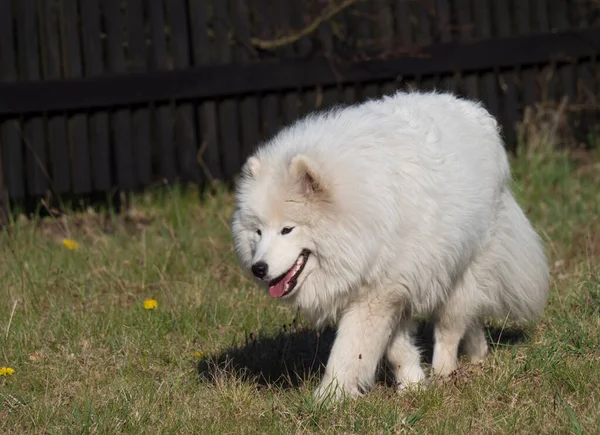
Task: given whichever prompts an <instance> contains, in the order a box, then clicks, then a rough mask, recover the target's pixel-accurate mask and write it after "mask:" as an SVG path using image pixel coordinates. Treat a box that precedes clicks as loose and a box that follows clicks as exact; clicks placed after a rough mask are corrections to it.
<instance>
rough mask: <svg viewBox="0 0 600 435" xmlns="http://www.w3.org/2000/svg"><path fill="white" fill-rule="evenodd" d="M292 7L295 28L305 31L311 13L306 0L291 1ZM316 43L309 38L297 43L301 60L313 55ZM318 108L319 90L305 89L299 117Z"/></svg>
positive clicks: (306, 37)
mask: <svg viewBox="0 0 600 435" xmlns="http://www.w3.org/2000/svg"><path fill="white" fill-rule="evenodd" d="M290 1H291V2H292V7H293V8H294V14H293V17H292V18H293V23H294V27H296V28H298V29H303V28H304V27H306V26H307V24H308V22H307V20H306V17H307V14H308V13H309V11H308V9H307V7H306V2H305V1H304V0H290ZM313 50H314V42H313V39H311V38H310V37H308V36H305V37H303V38H301V39H300V40H299V41H298V43H297V53H298V58H299V59H305V58H308V56H309V55H310V54H312V53H313ZM316 106H317V90H316V88H314V87H308V88H305V89H304V90H303V92H302V95H301V101H300V113H299V115H301V116H304V115H306V114H308V113H310V112H312V111H313V110H315V108H316Z"/></svg>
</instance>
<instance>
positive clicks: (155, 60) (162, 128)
mask: <svg viewBox="0 0 600 435" xmlns="http://www.w3.org/2000/svg"><path fill="white" fill-rule="evenodd" d="M148 5H149V8H150V9H149V13H150V14H149V15H150V32H151V35H152V45H151V47H152V67H153V68H154V69H156V70H164V69H170V68H169V66H170V64H169V60H168V56H167V43H166V40H165V31H166V23H165V16H164V11H163V2H162V0H154V1H151V2H149V3H148ZM155 117H156V133H155V135H154V137H155V138H156V141H157V147H156V148H157V151H158V173H159V176H160V177H161V178H162V179H163V180H165V181H166V182H168V183H172V182H173V181H175V178H176V176H177V169H176V167H175V152H174V148H175V142H174V131H173V111H172V107H171V104H170V103H161V104H159V105H157V107H156V110H155Z"/></svg>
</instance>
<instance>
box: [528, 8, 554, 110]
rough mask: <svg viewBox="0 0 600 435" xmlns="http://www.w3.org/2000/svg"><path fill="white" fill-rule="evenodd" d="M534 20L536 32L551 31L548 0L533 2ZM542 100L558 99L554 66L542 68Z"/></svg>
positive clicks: (540, 85)
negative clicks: (555, 90)
mask: <svg viewBox="0 0 600 435" xmlns="http://www.w3.org/2000/svg"><path fill="white" fill-rule="evenodd" d="M533 18H534V23H535V24H534V28H535V30H536V32H540V33H546V32H549V31H550V20H549V17H548V0H534V1H533ZM537 81H538V88H539V90H540V100H542V101H544V100H548V99H553V98H556V94H555V92H554V89H555V88H556V87H557V86H556V72H555V67H554V65H552V64H550V65H545V66H544V67H541V68H540V71H539V73H538V75H537Z"/></svg>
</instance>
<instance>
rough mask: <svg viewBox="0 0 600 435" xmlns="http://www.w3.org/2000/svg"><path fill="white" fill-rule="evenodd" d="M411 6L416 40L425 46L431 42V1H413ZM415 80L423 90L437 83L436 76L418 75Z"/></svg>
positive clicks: (430, 88) (431, 88)
mask: <svg viewBox="0 0 600 435" xmlns="http://www.w3.org/2000/svg"><path fill="white" fill-rule="evenodd" d="M412 6H413V14H414V16H415V17H416V19H417V35H416V36H417V39H416V42H417V44H418V45H419V46H427V45H429V44H431V43H432V42H433V26H432V22H431V21H432V20H431V7H432V2H431V1H430V0H422V1H418V2H414V3H413V5H412ZM417 80H418V82H419V85H420V87H421V88H422V89H423V90H433V89H435V88H436V86H437V84H438V83H437V82H438V80H437V78H436V77H422V76H420V77H418V78H417Z"/></svg>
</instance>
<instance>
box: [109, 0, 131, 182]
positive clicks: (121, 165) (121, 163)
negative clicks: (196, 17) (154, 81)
mask: <svg viewBox="0 0 600 435" xmlns="http://www.w3.org/2000/svg"><path fill="white" fill-rule="evenodd" d="M120 4H121V0H103V3H102V6H103V10H104V14H105V22H106V39H107V41H106V42H107V44H106V47H107V50H106V51H107V59H108V70H109V71H110V72H111V73H116V74H120V73H125V72H126V66H125V53H124V51H123V43H124V41H125V26H124V17H123V13H122V12H121V7H120ZM111 124H112V128H111V132H112V144H113V150H114V151H113V153H114V156H115V166H116V175H117V185H118V186H119V188H120V189H123V190H126V191H127V190H132V189H133V188H134V187H136V184H137V182H136V179H135V170H134V167H133V152H132V146H131V111H130V110H129V109H128V108H120V109H117V110H115V111H114V113H112V114H111Z"/></svg>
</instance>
